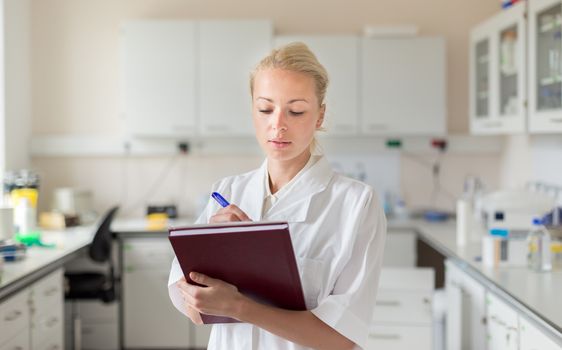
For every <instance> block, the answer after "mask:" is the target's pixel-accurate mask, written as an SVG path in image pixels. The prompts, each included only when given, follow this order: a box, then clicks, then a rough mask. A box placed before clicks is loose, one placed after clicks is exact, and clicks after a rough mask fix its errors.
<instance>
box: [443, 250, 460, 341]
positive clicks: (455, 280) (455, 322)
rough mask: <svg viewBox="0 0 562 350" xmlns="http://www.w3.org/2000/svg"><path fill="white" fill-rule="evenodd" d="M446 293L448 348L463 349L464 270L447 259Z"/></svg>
mask: <svg viewBox="0 0 562 350" xmlns="http://www.w3.org/2000/svg"><path fill="white" fill-rule="evenodd" d="M445 293H446V296H447V311H446V312H447V317H446V318H445V319H446V328H445V329H446V332H447V335H446V337H445V339H446V341H447V349H448V350H461V349H462V343H463V335H462V334H463V331H462V329H463V327H462V326H463V324H462V310H463V308H462V304H463V300H462V296H463V293H462V271H461V270H460V269H459V268H458V267H456V266H455V265H454V264H453V263H452V262H451V261H449V260H447V261H445Z"/></svg>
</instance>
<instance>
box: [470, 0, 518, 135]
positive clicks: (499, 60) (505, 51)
mask: <svg viewBox="0 0 562 350" xmlns="http://www.w3.org/2000/svg"><path fill="white" fill-rule="evenodd" d="M525 33H526V28H525V4H524V3H519V4H516V5H514V6H512V7H510V8H509V9H507V10H505V11H502V12H501V13H500V14H499V15H496V16H494V17H493V18H490V19H489V20H487V21H485V22H484V23H482V24H480V25H479V26H477V27H476V28H474V29H473V30H472V31H471V37H470V121H471V123H470V127H471V132H472V133H473V134H511V133H521V132H524V131H525V129H526V108H525V99H526V79H525V77H526V75H525V58H526V41H525Z"/></svg>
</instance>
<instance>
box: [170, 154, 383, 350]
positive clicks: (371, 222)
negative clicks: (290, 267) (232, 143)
mask: <svg viewBox="0 0 562 350" xmlns="http://www.w3.org/2000/svg"><path fill="white" fill-rule="evenodd" d="M265 176H267V161H265V162H264V163H263V164H262V166H261V167H260V168H259V169H257V170H254V171H252V172H249V173H246V174H242V175H238V176H232V177H228V178H225V179H223V180H221V181H219V182H218V183H217V184H215V185H214V186H213V191H218V192H220V193H221V194H223V195H224V197H225V198H227V199H228V200H229V201H230V202H231V203H235V204H237V205H238V206H239V207H240V208H241V209H242V210H243V211H244V212H245V213H246V214H248V216H249V217H250V218H251V219H252V220H254V221H257V220H268V221H287V222H288V223H289V228H290V232H291V239H292V242H293V247H294V251H295V255H296V258H297V265H298V269H299V273H300V277H301V281H302V286H303V291H304V294H305V301H306V305H307V309H309V310H311V311H312V313H314V315H316V316H317V317H318V318H319V319H321V320H322V321H323V322H325V323H326V324H328V325H329V326H330V327H332V328H334V329H335V330H337V331H338V332H339V333H341V334H343V335H344V336H346V337H347V338H349V339H351V340H352V341H353V342H355V344H357V345H358V346H359V347H360V348H363V347H365V343H366V341H367V337H368V328H369V324H370V321H371V319H372V313H373V308H374V306H375V296H376V291H377V286H378V280H379V275H380V269H381V264H382V258H383V249H384V242H385V236H386V220H385V216H384V213H383V211H382V209H381V206H380V205H379V202H378V200H377V196H376V194H375V192H374V191H373V189H372V188H371V187H369V186H368V185H366V184H364V183H362V182H359V181H355V180H353V179H350V178H347V177H344V176H342V175H340V174H337V173H334V172H333V170H332V169H331V167H330V164H329V163H328V161H327V160H326V159H325V158H324V157H321V158H320V159H319V160H318V161H317V162H316V163H315V164H314V165H312V166H311V167H310V168H308V169H305V170H304V171H303V172H302V174H300V175H299V177H298V178H297V179H295V180H296V182H295V183H294V185H293V186H291V189H290V191H287V192H286V193H285V194H284V195H283V196H282V197H281V198H279V200H278V201H277V202H276V203H275V204H274V205H273V206H272V207H271V208H270V210H269V211H268V212H267V213H266V214H265V217H262V206H263V202H264V198H265V195H266V189H265V186H264V184H265V183H266V181H265ZM218 209H219V206H218V204H216V203H215V202H214V201H213V200H211V201H209V203H208V205H207V207H206V209H205V211H204V212H203V214H202V215H201V217H200V218H199V220H198V223H207V222H208V221H209V218H210V217H211V215H213V214H214V213H215V212H216V211H217V210H218ZM182 276H183V273H182V271H181V268H180V267H179V264H178V262H177V259H174V261H173V263H172V269H171V271H170V278H169V281H168V288H169V293H170V298H171V300H172V302H173V304H174V305H175V307H176V308H177V309H178V310H179V311H180V312H182V313H184V314H185V310H184V309H183V304H182V298H181V294H180V293H179V290H178V288H177V287H176V285H175V283H176V282H177V281H178V280H179V279H180V278H181V277H182ZM211 277H212V276H211ZM208 349H212V350H238V349H240V350H246V349H256V350H257V349H263V350H269V349H287V350H289V349H290V350H297V349H299V350H301V349H306V348H305V347H303V346H300V345H298V344H295V343H293V342H290V341H288V340H285V339H284V338H281V337H278V336H276V335H274V334H271V333H269V332H267V331H265V330H263V329H261V328H259V327H256V326H254V325H252V324H246V323H240V324H217V325H214V326H213V329H212V332H211V339H210V341H209V347H208Z"/></svg>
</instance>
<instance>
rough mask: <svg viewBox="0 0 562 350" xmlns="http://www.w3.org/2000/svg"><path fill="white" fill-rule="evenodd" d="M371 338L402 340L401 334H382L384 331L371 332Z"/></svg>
mask: <svg viewBox="0 0 562 350" xmlns="http://www.w3.org/2000/svg"><path fill="white" fill-rule="evenodd" d="M369 338H372V339H385V340H400V339H402V336H401V335H400V334H382V333H369Z"/></svg>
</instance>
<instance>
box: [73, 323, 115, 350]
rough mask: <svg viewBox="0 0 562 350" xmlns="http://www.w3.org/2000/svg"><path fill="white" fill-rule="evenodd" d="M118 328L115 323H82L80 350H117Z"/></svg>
mask: <svg viewBox="0 0 562 350" xmlns="http://www.w3.org/2000/svg"><path fill="white" fill-rule="evenodd" d="M118 329H119V326H118V324H117V323H115V322H93V321H87V320H84V322H83V323H82V349H84V350H94V349H95V350H115V349H118V348H119V334H118Z"/></svg>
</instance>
